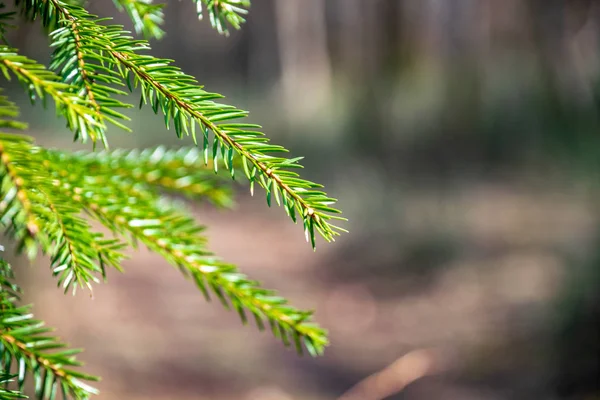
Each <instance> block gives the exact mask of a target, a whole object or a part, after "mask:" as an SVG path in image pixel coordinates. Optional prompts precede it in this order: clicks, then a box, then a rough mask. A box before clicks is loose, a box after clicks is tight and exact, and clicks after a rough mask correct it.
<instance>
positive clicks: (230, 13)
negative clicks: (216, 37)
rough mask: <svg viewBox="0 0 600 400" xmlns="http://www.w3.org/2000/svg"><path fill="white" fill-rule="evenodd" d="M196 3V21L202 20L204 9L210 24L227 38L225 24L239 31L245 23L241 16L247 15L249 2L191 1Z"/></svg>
mask: <svg viewBox="0 0 600 400" xmlns="http://www.w3.org/2000/svg"><path fill="white" fill-rule="evenodd" d="M192 1H193V2H194V3H196V12H197V14H198V19H200V20H202V19H203V15H204V7H206V10H207V12H208V17H209V20H210V24H211V25H212V27H213V28H215V29H216V30H217V31H218V32H219V33H220V34H222V35H225V36H229V30H228V29H227V23H229V24H230V25H231V26H232V27H233V28H235V29H238V30H239V29H240V28H241V27H242V24H243V23H244V22H246V20H245V19H244V17H243V16H245V15H246V14H248V8H249V7H250V0H192Z"/></svg>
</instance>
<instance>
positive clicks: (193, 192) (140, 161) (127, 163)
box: [56, 146, 233, 207]
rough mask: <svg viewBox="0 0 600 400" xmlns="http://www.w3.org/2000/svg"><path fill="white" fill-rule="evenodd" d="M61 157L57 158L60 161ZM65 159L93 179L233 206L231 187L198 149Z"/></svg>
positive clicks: (84, 154) (80, 154)
mask: <svg viewBox="0 0 600 400" xmlns="http://www.w3.org/2000/svg"><path fill="white" fill-rule="evenodd" d="M59 153H60V152H59ZM59 153H57V154H56V155H57V156H59V157H60V154H59ZM63 157H64V160H62V161H61V162H72V160H73V159H74V158H76V159H77V161H76V162H77V163H78V165H79V166H80V167H81V168H83V169H84V170H85V171H87V173H89V174H90V175H105V176H113V175H118V176H119V177H121V178H122V179H123V180H126V181H128V182H131V183H134V182H137V183H143V184H145V185H147V188H145V189H146V190H153V189H155V188H158V189H162V190H166V191H168V192H171V193H180V194H183V195H185V196H186V197H188V198H193V199H207V200H209V201H210V202H211V203H213V204H214V205H216V206H219V207H230V206H231V205H232V203H233V200H232V193H231V185H230V184H227V183H228V181H226V180H225V178H224V177H223V176H221V175H219V174H215V173H213V171H212V169H211V168H212V167H210V166H208V167H207V166H206V165H205V164H204V161H203V160H202V154H201V153H200V152H199V151H198V150H197V149H196V148H185V147H184V148H180V149H176V150H169V149H166V148H165V147H163V146H159V147H157V148H152V149H145V150H142V151H139V150H114V151H112V152H108V151H102V152H85V151H82V152H77V153H75V154H69V155H66V154H63Z"/></svg>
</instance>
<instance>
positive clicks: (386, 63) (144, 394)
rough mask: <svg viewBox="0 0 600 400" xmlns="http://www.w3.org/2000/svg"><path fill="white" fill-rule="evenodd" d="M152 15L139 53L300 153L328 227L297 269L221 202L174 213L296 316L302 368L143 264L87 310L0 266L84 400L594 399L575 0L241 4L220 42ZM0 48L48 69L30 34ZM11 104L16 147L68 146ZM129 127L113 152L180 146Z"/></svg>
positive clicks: (599, 190) (598, 104)
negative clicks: (67, 362) (311, 352)
mask: <svg viewBox="0 0 600 400" xmlns="http://www.w3.org/2000/svg"><path fill="white" fill-rule="evenodd" d="M90 8H91V10H92V11H93V12H95V13H97V14H99V15H101V16H109V15H113V14H115V13H116V11H115V8H114V6H113V4H112V2H111V1H108V0H105V1H92V2H90ZM165 13H166V25H165V29H166V31H167V33H168V34H167V36H166V37H165V38H164V39H163V40H161V41H159V42H155V43H153V49H154V54H155V55H157V56H162V57H167V58H172V59H175V60H177V63H178V65H180V66H181V67H182V68H183V69H184V70H185V71H186V72H188V73H190V74H192V75H195V76H197V77H198V80H199V81H200V82H201V83H203V84H205V85H206V88H207V89H208V90H210V91H216V92H219V93H222V94H225V95H226V96H227V101H229V102H231V103H233V104H235V105H237V106H239V107H242V108H245V109H248V110H250V111H251V117H250V118H251V120H252V121H253V122H257V123H260V124H262V125H263V126H264V127H265V132H267V134H268V135H270V136H271V137H272V138H273V140H274V141H275V142H277V143H280V144H284V145H286V146H288V147H289V148H291V149H292V150H293V154H294V155H306V156H307V158H306V160H305V165H306V166H307V168H306V177H307V178H309V179H313V180H317V181H319V182H323V183H325V184H326V187H327V188H328V192H329V193H330V194H332V195H333V196H334V197H338V198H339V199H340V207H341V208H342V210H344V211H345V213H346V216H347V217H348V218H349V219H350V222H349V223H348V224H347V227H348V228H349V230H350V231H351V233H350V234H348V235H345V236H343V237H342V238H340V239H339V240H338V241H337V242H336V243H334V244H331V245H324V244H323V243H318V244H317V252H316V253H313V252H312V250H311V249H310V246H309V245H307V244H306V243H305V242H304V240H303V232H302V229H301V228H300V227H299V226H294V225H293V224H290V223H289V221H288V219H287V218H286V217H285V215H284V213H283V211H282V210H279V209H273V210H271V209H268V208H267V207H266V206H265V204H264V199H263V198H262V196H258V198H252V197H250V195H249V194H248V191H247V188H245V187H243V186H240V187H239V191H238V196H237V200H238V204H237V206H236V208H235V210H234V211H231V212H228V211H216V210H213V209H212V208H211V207H209V206H207V205H200V206H198V207H195V208H194V210H195V212H196V214H197V216H198V219H199V220H200V221H201V222H202V223H204V224H206V225H207V226H208V228H209V229H208V234H209V237H210V243H211V247H212V249H213V250H214V251H215V252H216V253H217V254H219V255H220V256H222V257H223V258H224V259H226V260H228V261H231V262H235V263H237V264H238V265H239V266H240V268H241V269H242V270H243V271H244V272H246V273H248V274H249V275H250V276H252V277H254V278H257V279H259V280H261V281H263V282H264V284H265V285H266V286H267V287H271V288H277V289H278V290H280V292H281V293H282V294H284V295H285V296H286V297H288V298H290V299H291V300H292V301H293V303H294V304H296V305H298V306H302V307H308V308H316V310H317V313H316V317H317V320H318V321H319V322H320V323H322V324H323V325H324V326H325V327H327V328H328V329H329V330H330V333H331V342H332V345H331V347H330V348H329V349H328V351H327V352H326V355H325V356H324V357H322V358H319V359H310V358H298V357H297V356H296V354H295V353H294V352H293V351H292V350H287V349H284V348H283V347H282V346H281V345H280V344H279V343H278V342H277V341H275V340H273V339H272V338H271V337H270V336H269V334H266V333H259V332H257V331H256V330H255V329H254V328H252V327H248V328H242V327H241V324H240V323H239V321H238V318H237V316H236V315H235V314H234V313H227V312H224V311H223V310H222V307H221V306H220V305H218V304H206V303H205V302H204V300H203V299H202V296H201V295H200V294H199V293H197V291H196V290H195V288H194V286H193V285H192V284H190V283H189V282H185V281H184V280H182V279H181V277H180V274H179V272H178V271H177V270H176V269H174V268H172V267H170V266H168V265H167V264H166V263H165V262H164V261H162V260H161V259H160V258H158V257H155V256H153V255H151V254H149V253H148V252H146V251H145V250H143V249H142V250H139V251H136V252H134V253H132V259H131V260H130V261H129V262H128V263H127V264H126V265H127V267H128V268H127V269H126V273H125V274H122V275H121V274H117V273H112V274H110V277H109V283H108V284H106V285H101V286H97V287H96V289H95V299H94V300H93V301H92V300H90V299H89V298H88V297H87V296H86V295H83V294H80V295H78V296H77V297H76V298H75V299H73V298H71V297H70V296H62V295H61V293H60V291H59V290H57V289H56V287H55V282H54V280H53V279H52V278H51V276H50V271H48V270H47V269H46V268H47V261H46V260H41V261H39V262H37V263H36V268H29V267H27V261H26V260H20V261H16V262H13V263H14V264H17V265H18V264H20V265H22V268H20V269H19V270H18V271H17V273H18V276H19V277H20V278H21V279H22V282H23V283H25V282H26V283H27V284H25V285H24V286H25V287H26V289H27V294H28V296H27V300H29V301H33V302H35V306H36V307H35V310H36V312H37V315H38V317H40V318H42V319H45V320H46V321H47V323H49V324H50V325H53V326H57V327H58V328H59V333H60V335H61V336H62V337H64V338H66V339H67V340H68V341H69V342H70V343H71V344H72V345H74V346H78V347H79V346H81V347H85V348H86V352H85V353H84V355H83V359H84V360H85V361H86V362H87V366H88V370H89V371H90V372H92V373H96V374H100V375H101V376H103V378H104V379H103V381H102V382H101V383H100V384H99V388H100V389H101V391H102V395H101V396H100V398H102V399H129V400H135V399H160V400H166V399H178V400H187V399H213V400H225V399H236V400H237V399H240V400H290V399H299V400H324V399H334V398H338V397H339V396H342V395H343V394H344V393H346V394H345V395H344V397H343V399H344V400H376V399H383V398H389V399H410V400H431V399H457V400H462V399H465V400H471V399H486V400H487V399H493V400H496V399H498V400H500V399H600V290H599V288H600V285H599V284H600V203H599V202H598V199H600V91H599V89H600V87H599V85H598V84H599V83H600V81H599V77H600V3H599V2H596V1H594V0H531V1H526V0H501V1H500V0H369V1H366V0H254V1H253V4H252V8H251V12H250V15H249V18H248V22H247V24H246V25H244V27H243V29H242V30H241V31H240V32H234V33H233V34H232V35H231V37H230V38H224V37H221V36H219V35H218V34H217V33H216V32H215V31H213V30H212V29H211V28H210V26H209V23H208V22H207V21H203V22H198V21H197V18H196V15H195V8H194V6H193V4H192V2H191V1H174V0H171V1H168V5H167V7H166V9H165ZM116 20H117V21H118V22H119V23H123V24H124V25H126V26H130V24H129V23H128V20H127V18H126V16H125V15H118V16H117V17H116ZM11 44H13V45H14V46H15V47H17V48H20V49H22V50H23V52H24V53H25V54H28V55H30V56H33V57H35V58H37V59H39V60H47V59H48V57H49V54H50V53H49V50H47V46H46V40H45V39H43V36H41V35H40V27H39V26H35V25H33V26H27V27H24V28H23V29H21V30H19V31H18V32H14V33H13V34H12V36H11ZM11 87H12V88H13V89H14V90H13V94H12V95H11V97H12V98H13V99H16V100H18V101H20V102H22V103H26V101H27V100H26V98H25V97H24V96H23V95H22V94H21V93H22V91H21V90H20V89H19V88H18V87H17V86H16V85H14V86H11ZM19 96H20V97H19ZM134 103H135V101H134ZM22 110H23V114H24V118H25V119H27V120H29V121H32V129H31V131H32V134H34V135H35V136H36V137H37V138H38V141H39V143H42V144H45V145H52V146H57V147H61V148H79V147H81V146H80V145H76V144H73V143H71V140H70V139H71V134H70V133H69V132H67V130H66V129H64V127H63V126H62V124H63V123H62V121H61V120H59V119H56V118H54V115H53V112H52V111H47V112H43V111H41V108H40V107H36V108H32V107H28V106H27V105H25V104H24V106H23V108H22ZM131 116H132V118H134V119H133V122H132V123H131V124H130V126H131V127H132V128H133V130H134V133H133V134H126V133H124V132H121V131H118V130H117V129H115V130H113V131H111V132H110V134H109V140H110V141H111V145H112V147H113V148H116V147H128V148H131V147H148V146H153V145H157V144H167V145H171V146H174V145H189V144H191V141H190V140H184V141H183V142H180V141H177V140H176V139H175V135H174V133H173V132H166V131H165V130H164V129H163V125H162V124H163V123H162V118H161V117H160V116H155V115H153V114H152V113H151V112H148V110H141V111H137V110H134V111H132V112H131ZM355 385H356V386H355ZM353 387H354V388H353ZM351 388H353V389H351Z"/></svg>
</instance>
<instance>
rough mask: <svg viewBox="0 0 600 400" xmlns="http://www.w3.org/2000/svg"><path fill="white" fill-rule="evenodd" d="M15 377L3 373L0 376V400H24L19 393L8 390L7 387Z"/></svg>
mask: <svg viewBox="0 0 600 400" xmlns="http://www.w3.org/2000/svg"><path fill="white" fill-rule="evenodd" d="M15 377H16V375H9V374H8V373H6V372H5V373H3V374H1V375H0V400H12V399H26V398H27V396H25V395H24V394H23V393H22V392H21V391H16V390H10V389H7V387H8V386H9V385H10V384H11V383H12V382H13V381H14V378H15Z"/></svg>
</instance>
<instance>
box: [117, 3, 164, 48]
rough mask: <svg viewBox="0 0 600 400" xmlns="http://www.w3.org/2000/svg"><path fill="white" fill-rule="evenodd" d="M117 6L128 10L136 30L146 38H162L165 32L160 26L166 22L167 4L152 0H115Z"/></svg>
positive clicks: (122, 9)
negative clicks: (164, 12)
mask: <svg viewBox="0 0 600 400" xmlns="http://www.w3.org/2000/svg"><path fill="white" fill-rule="evenodd" d="M113 2H114V3H115V5H116V6H117V8H118V9H119V10H121V11H125V12H127V14H128V15H129V18H131V21H132V22H133V27H134V29H135V32H136V33H137V34H138V35H139V34H143V35H144V37H145V38H146V39H152V38H154V39H162V37H163V36H164V35H165V32H164V31H163V30H162V29H161V28H160V25H162V24H163V23H164V14H163V8H164V7H165V4H152V0H113Z"/></svg>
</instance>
